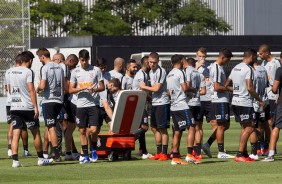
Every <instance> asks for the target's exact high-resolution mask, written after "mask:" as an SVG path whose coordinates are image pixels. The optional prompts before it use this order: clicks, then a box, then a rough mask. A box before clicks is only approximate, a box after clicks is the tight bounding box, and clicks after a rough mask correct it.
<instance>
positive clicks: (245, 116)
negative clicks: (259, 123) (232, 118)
mask: <svg viewBox="0 0 282 184" xmlns="http://www.w3.org/2000/svg"><path fill="white" fill-rule="evenodd" d="M249 118H250V115H249V114H242V115H240V119H241V121H243V120H246V119H249Z"/></svg>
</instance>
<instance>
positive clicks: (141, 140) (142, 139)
mask: <svg viewBox="0 0 282 184" xmlns="http://www.w3.org/2000/svg"><path fill="white" fill-rule="evenodd" d="M138 140H139V145H140V150H142V154H148V151H147V147H146V138H145V132H144V133H142V134H140V136H139V139H138Z"/></svg>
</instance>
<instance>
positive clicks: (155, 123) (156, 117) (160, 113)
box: [151, 104, 170, 129]
mask: <svg viewBox="0 0 282 184" xmlns="http://www.w3.org/2000/svg"><path fill="white" fill-rule="evenodd" d="M169 109H170V105H169V104H166V105H156V106H152V110H151V127H153V128H159V129H164V128H169V125H170V110H169Z"/></svg>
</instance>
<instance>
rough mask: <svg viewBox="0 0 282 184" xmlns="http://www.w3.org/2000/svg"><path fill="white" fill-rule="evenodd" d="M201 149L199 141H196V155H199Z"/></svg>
mask: <svg viewBox="0 0 282 184" xmlns="http://www.w3.org/2000/svg"><path fill="white" fill-rule="evenodd" d="M201 150H202V144H201V143H197V152H196V154H197V156H198V155H201Z"/></svg>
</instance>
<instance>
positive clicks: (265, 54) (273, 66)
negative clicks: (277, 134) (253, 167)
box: [259, 44, 281, 154]
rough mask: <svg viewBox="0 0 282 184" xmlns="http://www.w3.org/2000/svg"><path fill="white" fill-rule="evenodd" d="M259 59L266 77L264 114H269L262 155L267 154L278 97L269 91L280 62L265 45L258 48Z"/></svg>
mask: <svg viewBox="0 0 282 184" xmlns="http://www.w3.org/2000/svg"><path fill="white" fill-rule="evenodd" d="M259 57H260V58H261V59H262V60H263V61H262V64H261V66H263V67H264V68H265V69H266V71H267V75H268V82H269V83H268V84H269V85H268V88H267V96H268V99H269V106H268V107H266V109H265V113H266V114H267V113H269V116H268V115H266V117H269V118H268V119H266V120H267V122H268V127H267V126H266V127H265V141H264V151H263V152H264V153H263V154H267V152H268V145H269V139H270V134H271V130H272V120H273V117H274V115H275V114H274V112H275V109H276V103H275V101H276V99H277V97H278V95H277V94H274V93H273V92H272V90H271V88H272V86H273V82H274V78H275V73H276V70H277V69H278V68H279V67H280V66H281V64H280V62H279V61H278V60H277V59H275V58H274V57H273V56H272V55H271V52H270V47H269V46H268V45H266V44H262V45H261V46H260V47H259Z"/></svg>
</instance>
